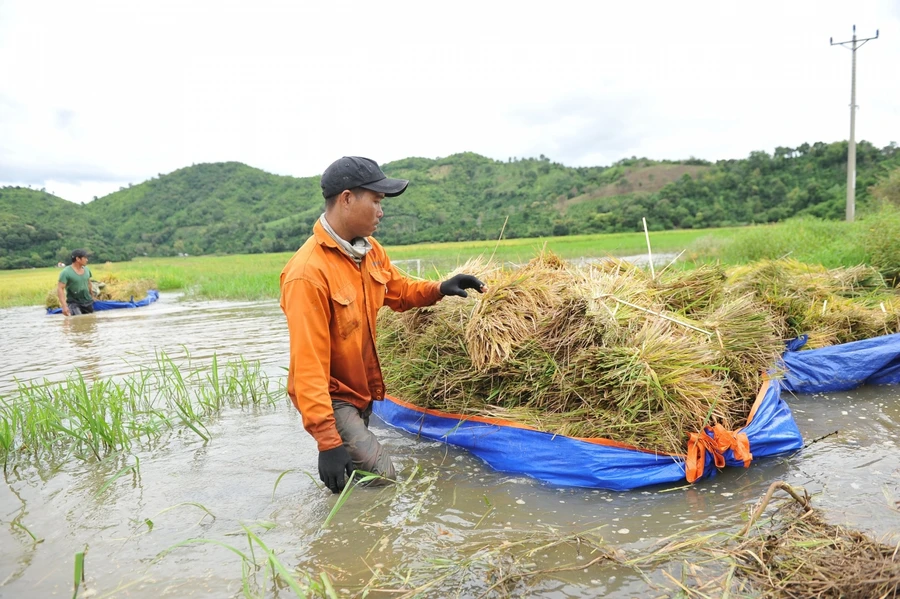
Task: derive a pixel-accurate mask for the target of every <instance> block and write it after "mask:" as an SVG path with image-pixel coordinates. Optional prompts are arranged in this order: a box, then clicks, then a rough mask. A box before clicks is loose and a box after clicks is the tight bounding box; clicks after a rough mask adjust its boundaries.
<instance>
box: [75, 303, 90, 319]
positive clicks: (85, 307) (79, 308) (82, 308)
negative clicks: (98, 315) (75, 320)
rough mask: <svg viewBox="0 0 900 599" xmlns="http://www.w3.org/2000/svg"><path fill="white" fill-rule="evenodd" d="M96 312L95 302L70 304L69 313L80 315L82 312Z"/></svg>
mask: <svg viewBox="0 0 900 599" xmlns="http://www.w3.org/2000/svg"><path fill="white" fill-rule="evenodd" d="M93 313H94V304H93V303H90V304H76V303H71V304H69V314H71V315H72V316H78V315H80V314H93Z"/></svg>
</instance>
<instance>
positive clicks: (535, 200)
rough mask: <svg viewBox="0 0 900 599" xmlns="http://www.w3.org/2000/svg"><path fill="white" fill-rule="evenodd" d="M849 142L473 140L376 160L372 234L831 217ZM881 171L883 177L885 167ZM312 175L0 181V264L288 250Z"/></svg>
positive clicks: (458, 235) (295, 241)
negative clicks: (503, 144) (700, 147)
mask: <svg viewBox="0 0 900 599" xmlns="http://www.w3.org/2000/svg"><path fill="white" fill-rule="evenodd" d="M846 161H847V143H846V142H835V143H830V144H826V143H821V142H817V143H815V144H812V145H810V144H802V145H801V146H798V147H796V148H788V147H778V148H775V151H774V153H772V154H769V153H767V152H752V153H751V154H750V156H749V157H747V158H745V159H741V160H720V161H717V162H715V163H712V162H708V161H704V160H700V159H696V158H690V159H688V160H682V161H655V160H650V159H647V158H638V157H631V158H627V159H624V160H620V161H619V162H617V163H615V164H613V165H610V166H608V167H566V166H564V165H562V164H559V163H556V162H553V161H551V160H550V159H549V158H547V157H545V156H543V155H542V156H540V157H538V158H524V159H519V158H510V159H508V160H507V161H497V160H491V159H489V158H485V157H483V156H479V155H477V154H473V153H462V154H455V155H452V156H448V157H446V158H441V159H426V158H408V159H404V160H399V161H396V162H393V163H389V164H385V165H383V168H384V170H385V171H386V172H387V173H388V174H389V175H390V176H394V177H402V178H406V179H409V180H410V186H409V190H408V191H407V192H406V193H405V194H403V195H402V196H400V197H398V198H388V199H386V200H385V202H384V207H385V218H384V220H383V221H382V224H381V226H380V227H379V230H378V233H377V237H378V239H379V240H380V241H381V242H382V243H385V244H388V245H401V244H409V243H419V242H441V241H463V240H483V239H495V238H497V237H498V236H499V234H500V231H501V229H502V230H503V235H504V237H507V238H516V237H546V236H560V235H570V234H578V233H603V232H608V233H612V232H622V231H635V230H640V228H641V219H642V218H647V221H648V224H649V225H650V227H651V228H653V229H654V230H663V229H675V228H705V227H719V226H731V225H745V224H753V223H766V222H776V221H781V220H784V219H786V218H789V217H791V216H794V215H801V214H808V215H813V216H817V217H820V218H826V219H838V218H843V215H844V201H845V200H844V198H845V195H846ZM897 169H900V151H898V149H897V146H896V144H891V145H889V146H887V147H884V148H880V149H879V148H877V147H875V146H873V145H872V144H870V143H868V142H860V143H859V144H858V145H857V205H858V208H859V210H865V209H866V206H867V203H868V202H869V199H870V193H869V190H870V188H872V186H874V185H876V184H878V183H879V182H882V184H883V185H887V183H883V182H886V181H891V180H894V181H896V180H897V176H896V175H892V173H896V172H897ZM892 177H893V178H892ZM318 183H319V182H318V177H306V178H295V177H286V176H279V175H273V174H269V173H266V172H264V171H261V170H259V169H255V168H252V167H249V166H247V165H244V164H241V163H236V162H228V163H215V164H198V165H193V166H190V167H186V168H183V169H180V170H177V171H175V172H173V173H170V174H167V175H160V176H159V177H154V178H152V179H150V180H149V181H145V182H143V183H140V184H137V185H129V186H128V187H126V188H123V189H121V190H120V191H118V192H115V193H112V194H110V195H107V196H104V197H101V198H97V199H95V200H94V201H92V202H89V203H88V204H85V205H78V204H73V203H71V202H67V201H65V200H63V199H61V198H58V197H56V196H53V195H51V194H48V193H46V192H45V191H43V190H40V191H38V190H33V189H28V188H21V187H5V188H0V269H11V268H28V267H32V266H48V265H52V264H55V263H57V262H59V261H64V262H66V261H67V260H68V256H69V254H70V252H71V250H72V249H74V248H76V247H85V248H88V249H89V250H90V251H91V253H92V255H93V258H94V260H95V261H97V260H99V261H105V260H112V261H121V260H128V259H130V258H132V257H134V256H142V255H147V256H173V255H178V254H189V255H202V254H237V253H260V252H283V251H293V250H295V249H296V248H297V247H299V245H300V244H301V243H303V241H304V240H305V239H306V237H307V236H308V235H309V234H310V232H311V230H312V226H313V224H314V223H315V220H316V219H317V218H318V217H319V215H320V214H321V213H322V210H323V207H324V200H323V198H322V195H321V192H320V189H319V184H318Z"/></svg>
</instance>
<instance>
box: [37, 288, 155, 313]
mask: <svg viewBox="0 0 900 599" xmlns="http://www.w3.org/2000/svg"><path fill="white" fill-rule="evenodd" d="M158 299H159V291H157V290H156V289H151V290H150V291H148V292H147V297H145V298H144V299H142V300H138V301H134V297H132V298H131V301H130V302H108V301H103V300H98V301H96V302H94V311H98V310H118V309H119V308H142V307H144V306H149V305H150V304H152V303H153V302H155V301H156V300H158ZM61 313H62V308H53V309H51V308H47V314H61Z"/></svg>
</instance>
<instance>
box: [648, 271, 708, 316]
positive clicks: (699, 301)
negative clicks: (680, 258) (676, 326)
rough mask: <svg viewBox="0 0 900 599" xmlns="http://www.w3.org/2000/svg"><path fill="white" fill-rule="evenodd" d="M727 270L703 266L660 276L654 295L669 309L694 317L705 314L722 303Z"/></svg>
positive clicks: (665, 272) (655, 282)
mask: <svg viewBox="0 0 900 599" xmlns="http://www.w3.org/2000/svg"><path fill="white" fill-rule="evenodd" d="M724 281H725V269H723V268H722V267H721V266H719V265H702V266H699V267H697V268H695V269H692V270H667V271H663V272H662V273H660V275H659V276H658V277H657V278H656V280H655V281H654V284H653V286H652V293H653V295H654V297H655V298H657V300H658V301H659V302H661V303H662V304H663V305H664V306H665V308H666V310H669V311H671V312H678V313H680V314H685V315H690V314H696V313H698V312H703V311H706V310H708V309H709V307H710V306H711V305H713V304H715V303H717V302H718V301H719V296H720V295H721V293H722V283H723V282H724Z"/></svg>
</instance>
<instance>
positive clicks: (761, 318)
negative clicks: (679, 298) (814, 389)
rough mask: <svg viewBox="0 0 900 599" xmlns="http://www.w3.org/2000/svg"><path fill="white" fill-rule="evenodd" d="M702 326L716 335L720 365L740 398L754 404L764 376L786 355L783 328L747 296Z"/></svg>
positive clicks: (730, 301)
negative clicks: (780, 357) (751, 401)
mask: <svg viewBox="0 0 900 599" xmlns="http://www.w3.org/2000/svg"><path fill="white" fill-rule="evenodd" d="M702 326H703V327H704V328H706V329H709V330H711V331H714V332H715V338H714V339H712V343H713V344H714V345H715V346H717V347H718V350H719V354H720V357H719V359H718V360H717V362H718V363H720V364H721V365H723V366H724V367H726V368H727V369H728V375H729V376H730V378H731V379H732V381H733V382H734V383H735V385H736V390H737V393H739V397H741V398H746V399H747V400H751V399H752V398H753V397H754V396H755V395H756V392H757V390H758V389H759V387H760V385H761V384H762V380H761V378H762V376H761V375H762V373H763V372H765V371H766V370H767V369H769V368H771V367H772V366H773V365H774V364H775V363H776V362H777V360H778V357H779V356H781V354H782V353H783V352H784V342H783V338H784V333H783V332H782V331H781V330H780V329H782V328H783V325H782V324H781V323H779V322H778V320H777V318H776V317H775V315H774V314H772V312H771V311H769V309H768V308H767V307H766V306H764V305H763V304H761V303H760V302H758V301H756V300H755V299H754V298H753V295H752V294H747V295H742V296H739V297H728V298H727V299H725V300H724V301H723V302H722V304H720V305H719V306H718V307H716V308H715V310H713V311H712V312H711V313H710V314H709V315H707V316H705V317H704V318H703V324H702ZM748 409H749V406H748Z"/></svg>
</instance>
